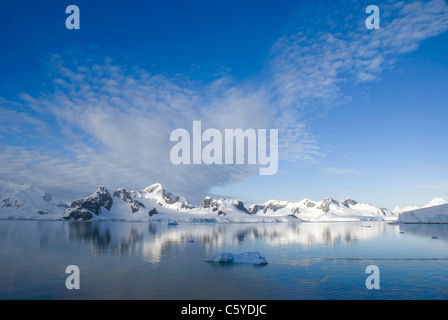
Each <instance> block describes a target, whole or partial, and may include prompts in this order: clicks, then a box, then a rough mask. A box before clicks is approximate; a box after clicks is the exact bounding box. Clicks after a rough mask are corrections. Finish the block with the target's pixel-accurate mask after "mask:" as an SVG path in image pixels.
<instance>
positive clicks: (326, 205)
mask: <svg viewBox="0 0 448 320" xmlns="http://www.w3.org/2000/svg"><path fill="white" fill-rule="evenodd" d="M332 203H334V200H333V199H332V198H327V199H324V200H323V201H322V203H321V205H320V207H319V208H318V209H322V211H323V212H325V213H327V212H328V211H330V204H332Z"/></svg>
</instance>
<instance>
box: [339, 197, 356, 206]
mask: <svg viewBox="0 0 448 320" xmlns="http://www.w3.org/2000/svg"><path fill="white" fill-rule="evenodd" d="M341 203H342V204H343V205H344V206H346V207H349V206H354V205H355V204H358V202H356V201H355V200H352V199H350V198H348V199H345V200H343V201H342V202H341Z"/></svg>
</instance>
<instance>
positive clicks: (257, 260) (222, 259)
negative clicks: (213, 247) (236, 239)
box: [205, 251, 268, 265]
mask: <svg viewBox="0 0 448 320" xmlns="http://www.w3.org/2000/svg"><path fill="white" fill-rule="evenodd" d="M205 261H207V262H218V263H245V264H256V265H263V264H268V262H267V261H266V258H265V257H264V256H263V255H262V254H261V253H260V252H258V251H255V252H243V253H240V254H233V253H228V252H222V253H220V254H217V255H214V256H211V257H209V258H208V259H205Z"/></svg>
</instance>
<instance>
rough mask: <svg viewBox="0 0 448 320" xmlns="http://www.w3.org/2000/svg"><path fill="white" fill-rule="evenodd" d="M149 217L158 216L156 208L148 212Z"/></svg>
mask: <svg viewBox="0 0 448 320" xmlns="http://www.w3.org/2000/svg"><path fill="white" fill-rule="evenodd" d="M148 214H149V216H150V217H152V216H153V215H155V214H158V212H157V210H156V208H154V209H152V210H151V211H149V212H148Z"/></svg>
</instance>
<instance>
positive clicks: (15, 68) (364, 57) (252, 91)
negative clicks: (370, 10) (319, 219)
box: [0, 0, 448, 209]
mask: <svg viewBox="0 0 448 320" xmlns="http://www.w3.org/2000/svg"><path fill="white" fill-rule="evenodd" d="M70 4H76V5H78V6H79V8H80V12H81V29H80V30H67V29H66V28H65V19H66V17H68V15H67V14H65V8H66V7H67V6H68V5H70ZM370 4H375V5H378V7H379V8H380V10H381V29H379V30H367V29H366V27H365V25H364V21H365V19H366V18H367V16H368V15H367V14H365V12H364V11H365V8H366V7H367V6H368V5H370ZM447 30H448V4H447V3H446V1H444V0H432V1H428V0H425V1H423V0H422V1H402V2H396V1H395V2H394V1H377V2H376V3H375V1H373V2H371V1H369V2H368V1H348V0H346V1H251V0H248V1H144V2H137V1H134V2H129V1H127V2H125V1H113V2H112V3H110V2H107V1H1V2H0V42H1V43H2V50H0V70H2V72H1V75H0V112H1V114H2V117H1V118H0V128H1V129H0V149H1V151H2V152H1V155H0V179H4V180H13V181H15V182H19V183H25V182H30V183H33V184H36V185H39V186H41V187H43V188H45V189H47V190H49V191H50V192H52V193H54V194H56V195H59V196H62V197H65V196H67V195H70V198H73V197H78V196H85V195H88V194H90V193H91V192H92V191H93V189H94V188H95V187H96V186H97V185H99V184H104V185H106V186H108V187H109V188H111V189H112V188H117V187H126V188H128V189H141V188H144V187H145V186H147V185H150V184H152V183H155V182H161V183H162V184H163V185H164V186H165V187H166V188H167V189H168V190H171V191H173V192H175V193H178V194H183V195H186V196H187V197H188V198H189V199H191V201H192V202H197V201H199V200H200V199H201V198H203V197H204V196H205V195H207V194H212V195H220V196H227V197H236V198H239V199H242V200H244V201H246V202H249V203H251V202H263V201H266V200H269V199H279V200H290V201H299V200H301V199H303V198H310V199H314V200H320V199H323V198H326V197H333V198H335V199H339V200H342V199H343V198H345V197H351V198H353V199H355V200H357V201H360V202H366V203H372V204H374V205H377V206H384V207H388V208H390V209H392V208H393V207H394V206H396V205H399V206H406V205H419V206H423V205H424V204H426V203H427V202H429V201H430V200H431V199H432V198H434V197H439V196H441V197H445V198H448V166H447V164H446V163H447V161H446V159H447V156H448V148H447V144H446V141H447V138H448V130H447V129H446V123H447V120H448V111H447V102H448V90H447V89H448V88H447V86H448V85H447V84H448V32H447ZM193 120H201V121H202V123H203V126H205V127H210V128H218V129H224V128H237V127H241V128H266V129H268V128H278V129H279V160H280V163H279V170H278V173H277V174H276V175H274V176H259V175H258V170H256V168H253V166H252V167H251V166H225V165H222V166H217V165H215V166H206V165H199V166H198V165H196V166H193V165H191V166H174V165H173V164H171V163H170V159H169V151H170V148H171V147H172V143H170V141H169V134H170V132H171V131H172V130H173V129H175V128H179V127H181V128H186V129H189V128H191V126H192V121H193ZM72 195H73V196H72Z"/></svg>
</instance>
